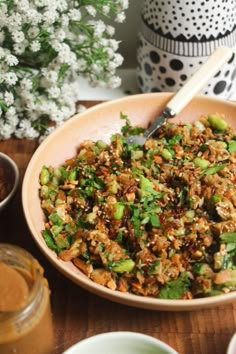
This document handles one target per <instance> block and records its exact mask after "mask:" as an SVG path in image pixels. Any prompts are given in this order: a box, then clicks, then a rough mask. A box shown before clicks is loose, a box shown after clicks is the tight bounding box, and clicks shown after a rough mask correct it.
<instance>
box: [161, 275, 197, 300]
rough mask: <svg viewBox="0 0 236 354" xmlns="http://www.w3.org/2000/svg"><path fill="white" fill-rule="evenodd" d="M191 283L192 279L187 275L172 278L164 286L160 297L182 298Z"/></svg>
mask: <svg viewBox="0 0 236 354" xmlns="http://www.w3.org/2000/svg"><path fill="white" fill-rule="evenodd" d="M189 285H190V281H189V279H188V278H187V276H186V275H184V276H181V277H179V278H178V279H175V280H170V281H168V282H167V283H166V284H165V285H164V286H163V288H162V289H161V291H160V292H159V296H158V297H159V298H161V299H180V298H181V297H182V296H183V295H184V293H185V292H186V291H187V290H188V289H189Z"/></svg>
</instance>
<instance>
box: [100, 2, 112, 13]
mask: <svg viewBox="0 0 236 354" xmlns="http://www.w3.org/2000/svg"><path fill="white" fill-rule="evenodd" d="M110 10H111V7H110V5H109V4H106V5H103V7H102V13H103V14H104V15H108V14H109V12H110Z"/></svg>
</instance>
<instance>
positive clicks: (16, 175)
mask: <svg viewBox="0 0 236 354" xmlns="http://www.w3.org/2000/svg"><path fill="white" fill-rule="evenodd" d="M0 157H2V158H3V159H4V160H5V161H7V163H8V164H9V165H10V166H11V168H12V170H13V172H14V183H13V186H12V188H11V191H10V192H9V193H8V195H7V196H6V197H5V198H4V199H3V200H2V201H0V209H1V208H4V207H5V206H6V205H7V204H8V202H9V201H10V200H11V199H12V197H13V195H14V194H15V192H16V189H17V186H18V183H19V177H20V172H19V168H18V166H17V164H16V162H15V161H14V160H13V159H12V158H11V157H10V156H8V155H6V154H5V153H3V152H0Z"/></svg>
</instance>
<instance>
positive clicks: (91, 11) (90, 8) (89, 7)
mask: <svg viewBox="0 0 236 354" xmlns="http://www.w3.org/2000/svg"><path fill="white" fill-rule="evenodd" d="M85 8H86V10H87V12H88V13H89V15H91V16H92V17H95V16H96V14H97V11H96V9H95V7H94V6H92V5H87V6H85Z"/></svg>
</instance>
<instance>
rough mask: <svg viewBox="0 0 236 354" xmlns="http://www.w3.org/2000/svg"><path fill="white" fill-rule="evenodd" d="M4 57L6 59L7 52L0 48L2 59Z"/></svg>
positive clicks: (0, 57)
mask: <svg viewBox="0 0 236 354" xmlns="http://www.w3.org/2000/svg"><path fill="white" fill-rule="evenodd" d="M4 57H5V50H4V49H3V48H2V47H0V59H2V58H4Z"/></svg>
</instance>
